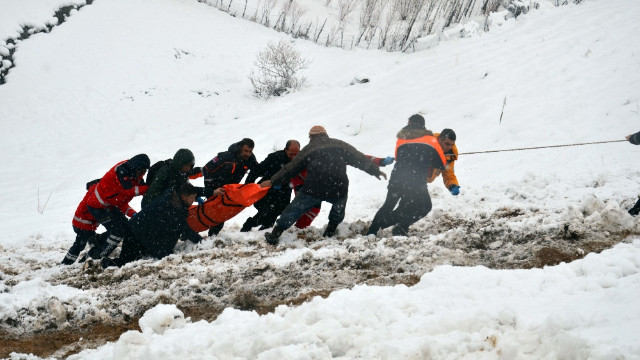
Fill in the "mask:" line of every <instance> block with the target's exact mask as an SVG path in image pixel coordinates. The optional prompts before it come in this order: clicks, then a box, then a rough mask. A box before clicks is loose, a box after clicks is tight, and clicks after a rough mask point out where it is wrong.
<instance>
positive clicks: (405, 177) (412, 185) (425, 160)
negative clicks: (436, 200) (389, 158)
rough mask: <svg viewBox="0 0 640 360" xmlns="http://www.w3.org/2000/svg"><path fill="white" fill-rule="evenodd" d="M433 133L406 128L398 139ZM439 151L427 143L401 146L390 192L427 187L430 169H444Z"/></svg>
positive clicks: (391, 180)
mask: <svg viewBox="0 0 640 360" xmlns="http://www.w3.org/2000/svg"><path fill="white" fill-rule="evenodd" d="M425 135H431V136H433V133H432V132H431V131H429V130H427V129H424V128H413V127H411V126H406V127H404V128H403V129H402V130H400V132H398V139H417V138H421V137H423V136H425ZM444 165H445V164H443V163H442V159H441V158H440V155H438V151H437V150H436V149H434V148H433V147H431V146H429V145H427V144H425V143H409V144H404V145H402V146H400V147H399V148H398V149H397V153H396V163H395V166H394V167H393V171H392V172H391V177H390V178H389V185H388V188H389V190H392V189H403V190H412V189H420V188H426V187H427V178H428V177H429V169H430V168H436V169H444Z"/></svg>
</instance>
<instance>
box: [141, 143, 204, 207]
mask: <svg viewBox="0 0 640 360" xmlns="http://www.w3.org/2000/svg"><path fill="white" fill-rule="evenodd" d="M194 163H195V157H194V156H193V153H192V152H191V150H189V149H180V150H178V152H176V154H175V155H174V156H173V160H172V161H171V164H170V165H165V166H164V167H162V168H161V169H160V170H158V172H157V173H156V175H155V177H154V179H153V182H152V183H151V186H149V190H147V192H146V193H145V194H144V196H143V197H142V204H141V205H142V208H145V207H146V206H147V205H149V204H151V202H152V201H153V200H155V199H157V198H158V197H160V195H162V194H163V193H164V192H165V191H166V190H167V189H168V188H171V187H176V188H177V189H179V188H180V186H182V184H184V183H186V182H188V181H189V172H187V173H181V172H180V171H181V169H182V167H183V166H185V165H188V164H191V165H192V167H193V164H194ZM197 195H198V196H204V189H202V188H198V194H197Z"/></svg>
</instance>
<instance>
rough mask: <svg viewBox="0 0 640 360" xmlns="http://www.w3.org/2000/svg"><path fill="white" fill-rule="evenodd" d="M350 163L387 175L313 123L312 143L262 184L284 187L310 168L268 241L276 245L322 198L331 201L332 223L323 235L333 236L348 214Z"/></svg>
mask: <svg viewBox="0 0 640 360" xmlns="http://www.w3.org/2000/svg"><path fill="white" fill-rule="evenodd" d="M347 165H351V166H353V167H356V168H358V169H360V170H362V171H364V172H366V173H368V174H370V175H372V176H375V177H377V178H378V179H380V177H384V178H385V179H386V178H387V176H386V174H385V173H383V172H382V171H380V168H379V167H378V166H377V165H376V164H374V163H373V161H371V160H370V159H369V158H367V157H366V155H364V154H363V153H361V152H360V151H358V150H356V148H354V147H353V146H351V145H349V144H347V143H346V142H344V141H341V140H338V139H333V138H330V137H329V136H328V135H327V131H326V130H325V128H324V127H322V126H314V127H312V128H311V130H310V131H309V144H308V145H307V146H305V147H304V148H303V149H302V150H301V151H300V153H299V154H298V156H296V157H295V158H294V159H293V160H291V162H289V163H288V164H286V165H284V166H283V167H282V169H281V170H280V171H278V172H277V173H276V174H274V175H273V176H272V177H271V179H270V180H265V181H263V182H261V183H260V186H261V187H268V186H283V185H286V184H287V183H288V181H289V178H291V177H292V176H294V175H296V174H299V173H300V172H301V171H302V170H303V169H305V168H306V169H307V177H306V179H305V183H304V185H303V186H302V188H301V189H300V191H299V192H298V194H297V195H296V197H295V198H294V199H293V201H292V202H291V204H289V205H288V206H287V208H286V209H285V210H284V212H283V213H282V215H280V217H279V218H278V220H277V221H276V226H274V227H273V230H272V231H271V232H267V233H265V240H266V241H267V243H269V244H271V245H277V244H278V241H279V238H280V235H282V232H283V231H285V230H286V229H288V228H289V227H290V226H291V225H293V224H294V223H295V222H296V221H297V220H298V219H299V218H300V216H301V215H302V214H304V213H305V212H307V211H308V210H309V209H311V208H313V207H314V206H315V205H317V204H318V203H320V202H321V201H326V202H329V203H331V204H332V207H331V211H330V212H329V224H328V225H327V228H326V229H325V231H324V234H323V236H325V237H332V236H334V235H335V233H336V229H337V227H338V224H340V223H341V222H342V220H343V219H344V216H345V207H346V205H347V195H348V191H349V178H348V177H347Z"/></svg>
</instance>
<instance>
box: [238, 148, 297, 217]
mask: <svg viewBox="0 0 640 360" xmlns="http://www.w3.org/2000/svg"><path fill="white" fill-rule="evenodd" d="M290 161H291V159H289V157H288V156H287V154H286V153H285V151H284V150H279V151H276V152H273V153H271V154H269V155H267V158H266V159H264V160H263V161H262V162H261V163H259V164H258V165H256V166H255V167H254V168H252V169H251V171H250V172H249V175H247V180H246V182H245V183H247V184H248V183H253V182H255V181H256V180H257V179H258V178H261V181H265V180H270V179H271V176H273V175H274V174H275V173H277V172H278V171H280V169H282V167H283V166H284V165H286V164H288V163H289V162H290ZM290 201H291V188H290V187H289V186H288V184H287V185H284V186H281V187H280V188H279V189H275V188H271V189H269V192H268V193H267V195H266V196H265V197H264V198H262V199H261V200H260V201H258V202H257V203H255V205H254V206H255V207H256V209H258V210H259V211H260V210H264V211H268V210H269V209H270V208H271V207H273V205H277V204H288V203H289V202H290ZM285 206H286V205H285Z"/></svg>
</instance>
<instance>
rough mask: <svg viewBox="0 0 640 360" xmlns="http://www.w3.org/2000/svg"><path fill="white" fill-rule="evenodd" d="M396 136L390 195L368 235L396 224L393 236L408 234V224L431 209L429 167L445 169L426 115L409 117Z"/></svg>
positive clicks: (440, 151) (374, 219)
mask: <svg viewBox="0 0 640 360" xmlns="http://www.w3.org/2000/svg"><path fill="white" fill-rule="evenodd" d="M397 138H398V140H397V141H396V156H395V157H396V165H395V166H394V168H393V171H392V172H391V178H390V179H389V185H388V186H387V189H388V192H387V198H386V200H385V202H384V204H383V205H382V207H381V208H380V210H378V212H377V213H376V215H375V217H374V218H373V221H372V222H371V226H370V227H369V231H368V233H367V234H368V235H371V234H373V235H375V234H377V232H378V230H380V229H384V228H387V227H389V226H394V227H393V229H392V231H391V232H392V234H393V235H396V236H407V235H408V231H409V226H411V225H412V224H413V223H415V222H416V221H418V220H419V219H421V218H423V217H425V216H426V215H427V214H428V213H429V211H431V197H430V196H429V191H428V189H427V182H426V181H425V179H427V175H428V172H429V169H430V168H434V169H439V170H443V169H444V167H445V164H446V162H447V161H446V158H445V155H444V152H443V151H442V148H441V147H440V144H439V143H438V140H437V139H436V138H435V137H434V136H433V133H432V132H431V131H429V130H427V129H426V128H425V120H424V117H422V116H421V115H419V114H415V115H412V116H411V117H409V121H408V123H407V126H405V127H404V128H402V130H400V132H398V135H397ZM396 204H397V205H398V206H397V208H396Z"/></svg>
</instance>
